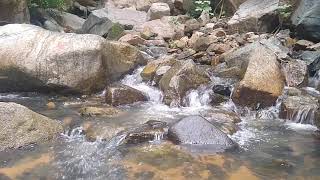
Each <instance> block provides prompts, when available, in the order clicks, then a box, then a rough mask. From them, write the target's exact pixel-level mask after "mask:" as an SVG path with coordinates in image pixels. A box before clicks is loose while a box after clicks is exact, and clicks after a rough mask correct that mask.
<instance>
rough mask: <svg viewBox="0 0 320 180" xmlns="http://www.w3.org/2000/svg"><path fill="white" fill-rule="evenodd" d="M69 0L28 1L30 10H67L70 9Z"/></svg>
mask: <svg viewBox="0 0 320 180" xmlns="http://www.w3.org/2000/svg"><path fill="white" fill-rule="evenodd" d="M68 2H69V1H68V0H28V5H29V7H30V8H38V7H40V8H44V9H47V8H56V9H59V10H65V9H67V7H68V5H69V4H68Z"/></svg>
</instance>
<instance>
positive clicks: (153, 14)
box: [147, 3, 170, 21]
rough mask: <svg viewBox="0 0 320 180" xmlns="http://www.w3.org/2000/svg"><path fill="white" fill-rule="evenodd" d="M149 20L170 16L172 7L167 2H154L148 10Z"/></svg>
mask: <svg viewBox="0 0 320 180" xmlns="http://www.w3.org/2000/svg"><path fill="white" fill-rule="evenodd" d="M147 16H148V20H149V21H150V20H154V19H161V18H162V17H163V16H170V7H169V5H168V4H167V3H153V4H152V5H151V7H150V9H149V11H148V15H147Z"/></svg>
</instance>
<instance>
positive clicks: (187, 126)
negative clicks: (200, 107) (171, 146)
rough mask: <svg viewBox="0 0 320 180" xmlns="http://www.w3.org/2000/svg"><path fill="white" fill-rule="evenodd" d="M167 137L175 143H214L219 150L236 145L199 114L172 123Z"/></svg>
mask: <svg viewBox="0 0 320 180" xmlns="http://www.w3.org/2000/svg"><path fill="white" fill-rule="evenodd" d="M168 138H169V139H170V140H171V141H173V142H175V143H177V144H193V145H196V144H197V145H214V147H215V148H216V149H219V150H221V151H223V150H227V149H231V148H234V147H235V146H236V143H234V142H233V141H232V140H231V139H230V138H229V137H228V136H227V135H226V134H225V133H223V132H222V131H221V130H219V129H218V128H217V127H216V126H214V125H213V124H211V123H210V122H209V121H207V120H206V119H204V118H202V117H200V116H189V117H186V118H183V119H181V120H180V121H178V122H177V123H175V124H173V125H172V126H171V127H170V128H169V131H168Z"/></svg>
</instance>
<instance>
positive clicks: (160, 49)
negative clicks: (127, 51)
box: [140, 46, 168, 59]
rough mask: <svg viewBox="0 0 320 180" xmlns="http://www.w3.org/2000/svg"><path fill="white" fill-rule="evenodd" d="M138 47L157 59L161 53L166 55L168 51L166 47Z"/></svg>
mask: <svg viewBox="0 0 320 180" xmlns="http://www.w3.org/2000/svg"><path fill="white" fill-rule="evenodd" d="M140 49H141V50H142V51H144V52H146V53H147V54H148V55H150V56H151V57H153V58H155V59H157V58H159V57H161V56H163V55H166V54H167V52H168V48H167V47H157V46H151V47H142V48H140Z"/></svg>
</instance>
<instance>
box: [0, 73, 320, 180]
mask: <svg viewBox="0 0 320 180" xmlns="http://www.w3.org/2000/svg"><path fill="white" fill-rule="evenodd" d="M142 69H143V67H139V68H138V69H136V70H135V71H134V72H133V73H132V74H130V75H127V76H125V77H124V78H123V79H122V80H121V83H123V84H125V85H128V86H131V87H133V88H136V89H138V90H140V91H142V92H144V93H145V94H147V95H148V96H149V99H150V100H149V101H148V102H145V103H136V104H133V105H127V106H121V107H120V109H121V110H122V111H124V112H125V113H124V114H121V115H120V116H115V117H107V118H102V117H89V118H87V117H81V116H80V115H79V113H78V109H79V107H81V106H82V105H86V104H91V103H97V102H96V101H97V100H95V99H93V100H92V99H90V98H86V97H62V96H56V95H44V94H37V93H13V94H0V101H13V102H17V103H20V104H22V105H25V106H27V107H29V108H30V109H32V110H34V111H36V112H38V113H41V114H44V115H46V116H48V117H50V118H54V119H58V120H61V121H63V120H64V118H65V117H70V118H72V119H73V120H74V124H73V126H72V127H71V128H70V129H69V130H67V131H66V132H65V133H64V134H62V135H61V136H60V138H59V139H58V140H57V141H56V142H55V143H54V144H50V145H49V144H44V145H39V146H32V145H31V146H28V147H25V148H22V149H18V150H13V151H5V152H0V179H5V178H11V179H152V178H154V179H161V178H163V179H299V178H302V177H303V178H307V179H319V178H320V171H319V166H320V152H319V149H320V139H319V136H318V135H317V132H316V130H317V128H316V127H315V126H313V124H312V123H313V122H312V120H313V119H312V118H313V117H314V116H313V111H314V110H312V109H299V111H297V112H295V113H294V116H293V117H292V120H293V121H288V120H287V121H286V120H282V119H279V118H278V116H279V108H280V103H281V101H282V98H283V97H280V98H279V100H278V103H277V105H276V106H274V107H270V108H267V109H262V110H258V111H253V110H250V109H248V108H240V107H237V106H236V105H235V104H234V103H233V102H232V101H231V100H229V101H227V102H225V103H222V104H220V105H217V106H215V107H214V108H219V109H224V110H227V111H230V112H236V113H237V114H239V115H240V117H241V120H242V122H240V123H239V124H238V126H239V130H238V131H237V132H236V133H234V134H233V135H230V137H231V138H232V139H233V140H234V141H235V142H237V143H238V144H239V146H240V148H239V149H238V150H236V151H231V152H224V153H214V152H210V150H207V149H203V150H202V149H200V150H199V149H197V150H195V149H192V147H191V149H190V148H185V147H183V146H176V145H173V144H171V143H169V142H167V141H166V140H165V139H164V134H163V133H159V132H157V133H156V134H155V138H154V140H152V141H150V142H148V143H144V144H139V145H135V146H132V145H124V144H123V141H124V138H125V135H124V134H121V133H120V134H118V135H116V136H114V137H112V138H111V139H110V140H107V141H105V140H102V139H101V138H98V139H97V140H96V141H94V142H90V141H88V140H87V139H86V137H85V135H84V127H83V123H84V122H91V123H93V124H94V125H95V127H104V126H106V127H108V126H112V127H115V128H119V129H125V128H131V127H136V126H139V125H140V124H143V123H145V122H147V121H149V120H157V121H163V122H167V123H172V122H175V121H177V120H178V119H180V118H182V117H185V116H188V115H201V116H205V117H207V116H208V113H209V112H210V109H212V108H213V107H212V105H211V103H210V93H212V87H213V86H214V85H215V84H221V83H226V84H227V85H232V82H230V81H228V79H221V78H218V77H211V80H212V83H211V84H210V85H208V86H206V87H199V88H198V89H196V90H192V91H190V92H189V93H188V94H187V96H186V97H185V99H184V104H185V106H184V107H168V106H166V105H164V104H163V103H162V98H163V95H162V92H161V91H160V90H159V89H157V88H155V87H153V86H152V85H151V84H148V83H145V82H142V78H141V77H140V72H141V71H142ZM309 90H310V91H312V93H317V94H320V93H319V92H318V91H316V90H315V89H313V88H310V89H309ZM103 95H104V92H103V93H101V94H98V95H97V96H98V97H100V99H101V98H103ZM48 102H54V103H55V104H56V105H57V107H56V108H55V109H51V110H48V109H47V108H46V104H47V103H48ZM206 115H207V116H206ZM106 131H108V128H107V129H106ZM43 158H45V159H46V161H41V160H42V159H43ZM37 162H39V163H37Z"/></svg>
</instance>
